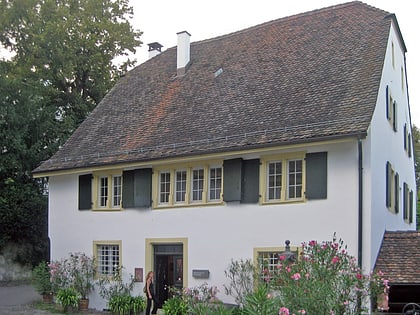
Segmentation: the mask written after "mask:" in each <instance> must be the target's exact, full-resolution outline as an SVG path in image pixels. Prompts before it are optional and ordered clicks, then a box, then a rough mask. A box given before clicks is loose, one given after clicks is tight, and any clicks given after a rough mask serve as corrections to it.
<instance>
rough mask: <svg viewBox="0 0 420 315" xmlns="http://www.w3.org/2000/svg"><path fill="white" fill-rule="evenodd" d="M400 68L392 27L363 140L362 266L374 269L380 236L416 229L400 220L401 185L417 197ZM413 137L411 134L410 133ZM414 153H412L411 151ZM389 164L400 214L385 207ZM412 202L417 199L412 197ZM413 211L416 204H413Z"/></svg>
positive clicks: (400, 51)
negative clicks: (390, 107)
mask: <svg viewBox="0 0 420 315" xmlns="http://www.w3.org/2000/svg"><path fill="white" fill-rule="evenodd" d="M392 43H393V45H394V65H395V66H394V67H393V65H392ZM401 67H403V68H404V72H405V59H404V52H403V47H402V46H401V42H400V41H399V39H398V36H397V33H396V32H395V28H394V27H391V31H390V37H389V40H388V49H387V53H386V56H385V60H384V68H383V73H382V80H381V82H380V88H379V91H378V100H377V106H376V110H375V112H374V115H373V119H372V122H371V126H370V128H369V134H368V138H367V139H366V140H365V141H364V149H363V150H364V155H365V156H364V162H365V164H364V182H365V186H366V189H367V190H366V193H365V203H364V209H365V216H364V221H365V222H364V232H365V233H364V234H365V239H364V252H363V256H364V261H365V267H367V268H368V267H369V266H370V267H373V266H374V264H375V260H376V257H377V254H378V251H379V249H380V245H381V241H382V236H383V234H384V232H385V231H386V230H389V231H397V230H415V229H416V217H415V214H414V216H413V219H414V222H413V223H411V224H408V223H406V222H404V220H403V191H402V188H403V183H404V182H405V183H407V184H408V186H409V188H410V189H411V190H413V191H414V193H415V194H416V183H415V170H414V153H413V154H412V157H411V158H410V157H409V156H408V154H407V152H406V151H405V150H404V142H403V139H404V124H405V123H406V124H407V127H408V128H409V132H410V133H411V121H410V113H409V107H408V99H407V86H406V82H405V77H404V82H401ZM387 85H388V86H389V88H390V91H391V94H392V97H393V99H394V100H395V101H396V102H397V104H398V106H397V108H398V112H397V132H394V131H393V129H392V126H391V124H390V123H389V122H388V120H387V118H386V86H387ZM411 134H412V133H411ZM412 152H413V151H412ZM387 161H389V162H390V163H391V164H392V166H393V168H394V169H395V171H396V172H398V174H399V181H400V201H399V204H400V211H399V213H398V214H394V213H392V212H391V211H389V210H388V209H387V208H386V204H385V193H386V190H385V186H384V184H385V165H386V162H387ZM414 199H415V200H414V202H416V200H417V198H416V196H415V198H414ZM414 209H415V203H414Z"/></svg>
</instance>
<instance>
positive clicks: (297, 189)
mask: <svg viewBox="0 0 420 315" xmlns="http://www.w3.org/2000/svg"><path fill="white" fill-rule="evenodd" d="M288 172H289V176H288V178H289V182H288V186H287V189H288V198H289V199H293V198H301V197H302V160H290V161H288Z"/></svg>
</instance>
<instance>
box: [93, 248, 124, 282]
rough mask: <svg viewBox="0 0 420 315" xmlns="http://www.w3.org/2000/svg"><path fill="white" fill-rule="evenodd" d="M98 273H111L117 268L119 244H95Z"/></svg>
mask: <svg viewBox="0 0 420 315" xmlns="http://www.w3.org/2000/svg"><path fill="white" fill-rule="evenodd" d="M96 250H97V252H96V256H97V260H98V261H97V265H98V273H99V274H100V275H113V274H115V273H116V272H117V271H118V269H119V264H120V248H119V245H97V247H96Z"/></svg>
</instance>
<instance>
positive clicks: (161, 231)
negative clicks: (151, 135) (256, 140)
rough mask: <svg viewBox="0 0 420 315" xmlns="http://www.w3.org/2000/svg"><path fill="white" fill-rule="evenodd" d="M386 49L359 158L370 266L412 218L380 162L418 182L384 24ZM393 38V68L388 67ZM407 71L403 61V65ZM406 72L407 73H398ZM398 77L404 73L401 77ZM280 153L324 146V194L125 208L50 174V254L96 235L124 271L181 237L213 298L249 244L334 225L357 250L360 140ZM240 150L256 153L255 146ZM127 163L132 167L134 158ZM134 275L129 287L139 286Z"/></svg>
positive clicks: (297, 237) (74, 180) (319, 233)
mask: <svg viewBox="0 0 420 315" xmlns="http://www.w3.org/2000/svg"><path fill="white" fill-rule="evenodd" d="M390 34H391V36H390V39H389V43H388V52H387V54H386V58H385V61H384V69H383V76H382V80H381V83H380V89H379V91H378V100H377V106H376V110H375V112H374V115H373V119H372V122H371V125H370V128H369V130H368V135H367V137H366V138H365V139H362V140H361V143H362V161H363V179H362V182H363V207H362V211H363V251H362V253H363V268H364V269H365V271H366V272H369V271H370V270H371V268H372V267H373V266H374V263H375V259H376V256H377V254H378V251H379V248H380V244H381V240H382V236H383V233H384V232H385V230H415V227H416V221H415V216H414V222H413V223H411V224H408V223H406V222H404V220H403V217H402V197H401V198H400V204H401V205H400V209H401V211H400V212H399V213H398V214H394V213H392V212H391V211H389V210H388V209H387V207H386V204H385V165H386V162H387V161H389V162H391V164H392V165H393V166H394V167H395V169H396V170H397V171H398V173H399V176H400V177H399V178H400V182H401V185H400V186H401V187H402V183H403V182H406V183H407V184H408V185H409V187H410V188H411V189H412V190H414V191H416V189H415V175H414V161H413V159H414V157H413V155H412V157H408V155H407V153H406V151H405V150H404V147H403V126H404V123H407V124H408V126H410V128H409V130H410V132H411V122H410V116H409V108H408V101H407V87H406V85H405V82H404V83H403V84H401V80H400V79H401V72H400V71H401V67H404V53H403V49H402V47H401V45H400V42H399V40H398V36H397V33H396V32H395V30H394V28H391V32H390ZM392 45H394V66H393V65H392ZM404 71H405V69H404ZM404 78H405V76H404ZM404 80H405V79H404ZM387 85H389V86H390V88H391V90H392V93H393V96H394V98H395V100H396V101H397V102H398V114H397V118H398V130H397V132H394V131H393V129H392V126H390V123H389V122H388V120H387V119H386V106H385V104H386V100H385V97H386V94H385V90H386V86H387ZM277 150H278V151H277V152H271V153H287V152H302V151H303V152H306V153H310V152H328V160H327V169H328V171H327V174H328V180H327V182H328V193H327V198H326V199H322V200H309V201H305V202H297V203H284V204H277V205H261V204H240V203H234V202H230V203H225V204H224V205H215V206H202V207H185V208H172V209H169V208H167V209H151V208H148V209H124V210H122V211H79V210H78V176H79V175H81V174H86V173H88V172H91V171H92V170H88V171H86V170H79V171H80V172H82V171H83V172H84V173H76V171H75V172H74V173H72V172H67V173H63V175H57V176H51V177H50V179H49V187H50V190H49V209H50V210H49V211H50V215H49V220H50V221H49V236H50V239H51V255H52V257H51V258H52V259H53V260H55V259H60V258H62V257H65V256H67V255H68V253H69V252H78V251H82V252H85V253H87V254H88V255H91V254H93V251H94V245H93V244H94V241H121V244H122V248H121V256H122V265H123V267H124V277H125V278H126V279H128V277H129V274H134V268H143V270H144V273H146V272H147V271H148V270H147V269H146V268H150V266H152V257H150V251H149V250H150V249H148V245H147V244H150V243H153V242H159V240H162V242H168V241H169V242H170V241H171V240H173V241H176V240H180V239H182V240H184V246H185V248H184V253H185V254H184V274H183V277H184V279H183V285H184V287H193V286H198V285H200V284H202V283H204V282H207V283H208V284H210V285H214V286H217V287H218V288H219V290H220V293H219V294H218V297H219V298H221V299H222V300H224V301H226V302H233V300H232V298H231V297H227V296H225V295H224V288H223V285H224V284H227V283H226V281H227V279H226V278H225V275H224V271H225V270H226V268H227V267H228V264H229V262H230V261H231V260H232V259H234V260H239V259H241V258H244V259H246V258H250V259H253V258H254V257H253V255H254V254H253V253H254V249H256V248H259V249H261V248H282V247H283V246H284V242H285V240H286V239H288V240H290V241H291V245H292V246H299V245H300V244H301V242H306V241H309V240H313V239H314V240H319V241H322V240H331V239H332V237H333V235H334V233H336V236H337V238H339V239H342V240H343V241H344V242H345V244H347V245H348V249H349V251H350V253H351V254H352V255H354V256H357V253H358V220H359V217H358V215H359V153H360V152H359V147H358V139H356V138H347V139H343V140H337V141H329V142H325V143H312V144H310V143H307V144H302V145H299V146H293V147H290V146H289V147H287V148H280V147H279V148H278V149H277ZM238 157H242V158H244V159H247V158H259V157H260V156H259V153H258V152H252V156H251V155H241V154H240V153H239V154H238ZM131 167H133V165H131ZM193 269H205V270H209V271H210V277H209V279H195V278H194V277H193V276H192V270H193ZM143 285H144V283H138V284H137V285H136V288H135V292H134V293H136V294H137V293H141V291H142V288H143ZM90 298H91V304H90V307H94V308H97V309H102V308H105V307H106V302H105V301H103V300H102V299H101V298H100V297H99V295H98V293H97V290H96V291H95V292H94V293H93V294H92V295H91V297H90Z"/></svg>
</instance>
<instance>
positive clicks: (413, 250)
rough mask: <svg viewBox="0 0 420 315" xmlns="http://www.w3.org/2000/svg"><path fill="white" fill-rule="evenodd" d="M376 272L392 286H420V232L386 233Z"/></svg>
mask: <svg viewBox="0 0 420 315" xmlns="http://www.w3.org/2000/svg"><path fill="white" fill-rule="evenodd" d="M375 270H380V271H382V272H383V273H384V276H385V278H387V279H388V280H389V282H390V284H391V285H392V284H420V272H419V270H420V232H419V231H397V232H389V231H387V232H385V234H384V238H383V241H382V246H381V250H380V252H379V255H378V258H377V260H376V265H375Z"/></svg>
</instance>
